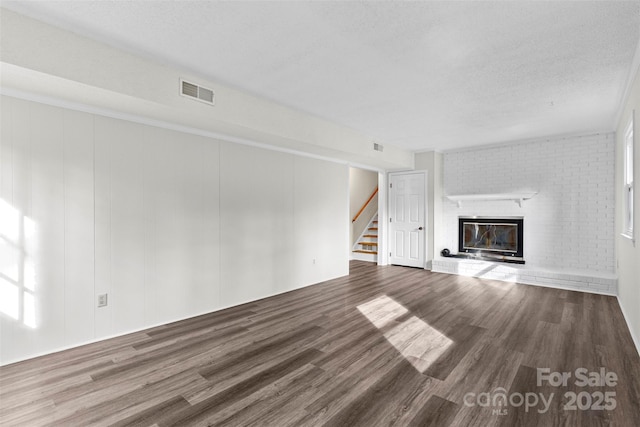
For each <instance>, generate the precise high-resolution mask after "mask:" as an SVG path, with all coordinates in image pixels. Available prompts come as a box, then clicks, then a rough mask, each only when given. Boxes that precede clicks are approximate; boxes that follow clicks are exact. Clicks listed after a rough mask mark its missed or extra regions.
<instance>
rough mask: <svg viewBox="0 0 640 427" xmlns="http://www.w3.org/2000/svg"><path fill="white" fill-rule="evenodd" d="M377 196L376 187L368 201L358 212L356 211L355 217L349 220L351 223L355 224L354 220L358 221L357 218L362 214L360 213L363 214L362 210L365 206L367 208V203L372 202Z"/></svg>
mask: <svg viewBox="0 0 640 427" xmlns="http://www.w3.org/2000/svg"><path fill="white" fill-rule="evenodd" d="M376 194H378V187H376V189H375V190H373V194H372V195H371V196H370V197H369V199H368V200H367V201H366V202H365V203H364V205H362V207H361V208H360V210H359V211H358V213H357V214H356V216H354V217H353V219H352V220H351V222H356V220H357V219H358V217H359V216H360V215H361V214H362V212H364V210H365V209H366V208H367V206H369V203H371V200H373V198H374V197H375V195H376Z"/></svg>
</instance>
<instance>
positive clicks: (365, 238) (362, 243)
mask: <svg viewBox="0 0 640 427" xmlns="http://www.w3.org/2000/svg"><path fill="white" fill-rule="evenodd" d="M351 258H352V259H357V260H360V261H370V262H378V215H377V214H376V215H374V217H373V218H371V221H369V224H368V225H367V226H366V227H365V229H364V231H363V232H362V234H361V235H360V237H359V238H358V240H356V243H355V245H353V253H352V256H351Z"/></svg>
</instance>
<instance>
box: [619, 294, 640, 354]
mask: <svg viewBox="0 0 640 427" xmlns="http://www.w3.org/2000/svg"><path fill="white" fill-rule="evenodd" d="M616 298H617V299H618V305H619V306H620V311H622V317H624V321H625V322H626V324H627V328H629V333H630V334H631V339H632V340H633V343H634V344H635V345H636V351H637V352H638V355H639V356H640V335H638V331H635V330H634V329H633V326H632V325H631V323H629V317H628V316H627V313H626V312H625V311H624V306H623V305H622V303H621V302H620V296H618V295H617V296H616Z"/></svg>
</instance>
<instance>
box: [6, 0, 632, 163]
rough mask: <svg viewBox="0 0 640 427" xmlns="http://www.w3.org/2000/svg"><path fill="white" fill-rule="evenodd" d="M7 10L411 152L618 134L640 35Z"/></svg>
mask: <svg viewBox="0 0 640 427" xmlns="http://www.w3.org/2000/svg"><path fill="white" fill-rule="evenodd" d="M2 6H3V7H7V8H8V9H11V10H14V11H16V12H19V13H22V14H25V15H28V16H31V17H34V18H36V19H40V20H43V21H45V22H49V23H51V24H54V25H57V26H60V27H63V28H66V29H69V30H72V31H74V32H77V33H80V34H83V35H86V36H88V37H91V38H94V39H97V40H100V41H103V42H106V43H109V44H111V45H114V46H117V47H120V48H124V49H126V50H129V51H133V52H135V53H137V54H140V55H142V56H145V57H150V58H153V59H155V60H159V61H161V62H162V63H167V64H171V65H174V66H177V67H179V68H183V69H185V70H189V71H191V72H194V73H197V74H199V75H202V76H203V77H207V78H209V79H212V80H214V81H218V82H221V83H226V84H229V85H232V86H235V87H238V88H241V89H244V90H246V91H248V92H251V93H254V94H258V95H261V96H263V97H266V98H268V99H271V100H274V101H277V102H280V103H282V104H285V105H288V106H291V107H294V108H297V109H299V110H303V111H306V112H309V113H312V114H315V115H317V116H320V117H323V118H326V119H329V120H331V121H334V122H337V123H340V124H343V125H346V126H349V127H351V128H353V129H356V130H359V131H362V132H363V133H364V134H366V135H370V136H371V137H373V138H375V140H376V141H379V142H382V143H385V144H392V145H396V146H398V147H403V148H406V149H409V150H416V151H420V150H428V149H438V150H447V149H453V148H459V147H468V146H473V145H480V144H487V143H497V142H504V141H514V140H522V139H529V138H535V137H541V136H549V135H562V134H573V133H587V132H598V131H609V130H612V129H613V126H614V119H615V115H616V112H617V109H618V107H619V105H620V102H621V98H622V95H623V91H624V89H625V84H626V80H627V77H628V74H629V71H630V69H631V65H632V61H633V55H634V52H635V49H636V44H637V42H638V39H639V35H640V31H639V30H640V2H638V1H633V2H620V1H613V2H611V1H608V2H602V1H599V2H575V1H568V2H564V1H556V2H549V1H544V2H541V1H534V2H524V1H512V2H504V1H497V2H476V1H465V2H426V1H423V2H390V1H386V2H363V1H350V2H346V1H341V2H328V1H313V2H310V1H296V2H294V1H286V2H270V1H260V2H247V1H243V2H221V1H62V2H59V1H29V2H13V1H3V2H2Z"/></svg>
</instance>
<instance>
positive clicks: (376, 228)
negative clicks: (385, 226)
mask: <svg viewBox="0 0 640 427" xmlns="http://www.w3.org/2000/svg"><path fill="white" fill-rule="evenodd" d="M367 230H371V231H378V227H371V228H367Z"/></svg>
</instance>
